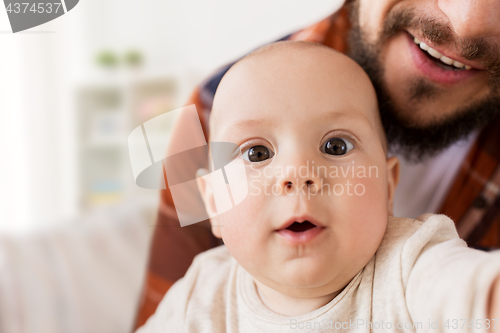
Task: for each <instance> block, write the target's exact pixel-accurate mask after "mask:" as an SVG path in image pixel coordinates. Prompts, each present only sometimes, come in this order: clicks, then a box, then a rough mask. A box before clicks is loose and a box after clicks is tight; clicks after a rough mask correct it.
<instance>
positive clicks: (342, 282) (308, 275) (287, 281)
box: [249, 262, 359, 298]
mask: <svg viewBox="0 0 500 333" xmlns="http://www.w3.org/2000/svg"><path fill="white" fill-rule="evenodd" d="M346 271H352V272H351V273H350V274H347V275H346V274H345V272H346ZM358 271H359V270H356V269H353V268H347V269H342V270H340V269H339V270H334V269H333V267H332V266H330V267H328V266H325V265H321V264H318V263H314V262H309V263H305V262H302V263H299V262H296V263H293V265H289V267H286V268H284V269H270V270H267V271H259V272H251V271H249V273H250V274H251V275H252V276H253V278H254V280H257V281H258V282H260V283H261V284H264V285H265V286H267V287H269V288H271V289H273V290H275V291H278V292H280V293H282V294H284V295H287V296H291V297H297V298H317V297H324V296H327V295H330V294H335V293H337V292H338V291H339V290H342V289H343V288H344V287H345V286H346V285H347V284H348V283H349V282H350V281H351V280H352V278H353V277H354V276H355V275H356V274H357V272H358Z"/></svg>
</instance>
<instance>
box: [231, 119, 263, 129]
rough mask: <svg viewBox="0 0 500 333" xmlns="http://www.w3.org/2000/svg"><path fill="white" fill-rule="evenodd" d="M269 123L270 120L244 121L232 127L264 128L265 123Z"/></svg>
mask: <svg viewBox="0 0 500 333" xmlns="http://www.w3.org/2000/svg"><path fill="white" fill-rule="evenodd" d="M266 122H268V120H266V121H264V120H262V119H242V120H239V121H237V122H235V123H234V124H232V125H231V126H232V127H233V126H234V127H252V126H262V125H264V123H266Z"/></svg>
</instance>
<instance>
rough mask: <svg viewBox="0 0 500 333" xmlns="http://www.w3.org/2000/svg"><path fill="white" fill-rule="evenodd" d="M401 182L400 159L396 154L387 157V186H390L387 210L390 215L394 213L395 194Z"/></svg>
mask: <svg viewBox="0 0 500 333" xmlns="http://www.w3.org/2000/svg"><path fill="white" fill-rule="evenodd" d="M398 183H399V159H398V158H397V157H396V156H392V157H390V158H388V159H387V187H388V189H387V190H388V191H387V194H388V201H387V202H388V204H387V212H388V213H389V215H391V216H392V215H394V214H393V212H392V211H393V206H394V194H395V192H396V187H397V186H398Z"/></svg>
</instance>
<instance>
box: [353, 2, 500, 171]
mask: <svg viewBox="0 0 500 333" xmlns="http://www.w3.org/2000/svg"><path fill="white" fill-rule="evenodd" d="M358 3H359V1H358V0H356V1H353V2H352V3H351V4H350V6H352V7H351V8H350V16H351V18H350V19H351V24H352V29H351V31H350V33H349V56H350V57H351V58H352V59H353V60H355V61H356V62H357V63H358V64H359V65H360V66H361V67H363V69H364V70H365V71H366V72H367V74H368V76H369V77H370V79H371V80H372V83H373V85H374V87H375V91H376V93H377V98H378V103H379V108H380V116H381V119H382V124H383V126H384V129H385V132H386V135H387V140H388V142H389V148H390V152H391V153H393V154H397V155H399V156H402V157H404V158H405V159H407V160H409V161H412V162H415V163H417V162H421V161H423V160H425V159H426V158H429V157H432V156H435V155H436V154H438V153H439V152H440V151H442V150H443V149H445V148H447V147H449V146H450V145H451V144H453V143H454V142H457V141H459V140H461V139H465V138H466V137H468V135H469V134H470V133H472V132H474V131H475V130H477V129H480V128H481V127H483V126H484V125H486V124H487V123H488V122H490V121H491V120H492V119H494V118H495V117H496V116H497V115H498V114H499V113H500V94H499V93H498V87H499V86H500V85H499V82H500V79H499V76H500V75H499V73H500V71H499V65H498V63H495V61H497V60H495V59H496V58H494V57H492V56H493V55H495V56H497V57H498V56H499V53H497V52H494V51H496V49H493V48H488V47H484V45H483V44H480V43H475V44H474V43H469V47H464V48H463V53H464V54H463V56H464V57H467V58H471V57H468V56H467V55H466V54H465V53H466V52H468V51H469V52H471V51H470V50H473V49H474V47H476V49H475V51H476V53H475V54H476V55H477V54H478V49H477V48H478V47H479V48H480V47H483V49H482V50H479V51H483V54H486V55H485V56H490V57H491V58H490V59H486V61H489V65H488V67H486V68H487V69H489V71H490V72H491V73H493V74H492V75H491V78H490V82H489V83H490V84H489V85H490V87H491V91H492V93H490V95H489V96H486V97H485V98H483V99H481V100H479V101H476V102H474V103H472V104H470V105H467V106H465V107H461V108H458V109H456V110H455V111H454V112H453V114H452V115H451V116H448V117H446V118H444V119H442V120H439V121H435V122H433V123H431V124H429V125H425V126H417V125H416V124H414V123H413V122H412V121H411V120H408V119H405V117H403V115H404V114H405V110H403V109H398V108H397V107H396V106H395V103H394V101H393V100H392V99H391V96H390V94H389V92H388V89H387V87H386V85H385V82H384V80H383V77H384V70H383V67H382V65H381V63H380V60H379V53H380V49H379V48H378V47H377V46H380V45H382V44H383V43H384V42H385V41H386V40H387V39H388V38H390V37H391V36H393V35H394V34H395V33H397V32H400V31H401V30H402V28H405V27H409V26H411V25H412V24H416V23H415V22H417V21H416V20H415V18H414V17H415V16H414V15H413V13H411V12H403V13H397V14H395V15H392V16H389V17H388V19H387V20H386V22H385V27H384V29H383V32H382V34H381V36H380V37H379V38H378V42H377V43H376V44H371V43H370V42H368V41H367V40H366V38H365V36H364V34H363V32H362V31H361V28H360V26H359V23H358V22H359V16H358ZM419 24H422V20H420V21H419ZM440 28H442V27H439V26H436V24H434V25H433V24H432V22H431V23H429V24H428V25H427V26H425V27H424V29H426V30H427V31H424V33H426V37H428V38H430V39H431V40H432V34H433V33H434V34H435V35H436V36H441V37H442V36H443V35H442V34H439V33H438V32H439V31H437V30H438V29H440ZM445 38H446V36H445ZM437 42H439V41H437ZM479 54H481V52H479ZM483 59H484V58H483ZM408 92H409V96H410V98H409V101H408V103H410V102H411V103H414V102H418V101H422V100H425V99H427V100H431V99H433V98H435V97H436V95H437V94H439V90H438V89H437V88H436V87H435V86H434V85H432V84H430V83H429V82H427V81H426V80H424V79H419V80H415V81H414V82H412V84H411V86H410V87H409V91H408ZM436 112H439V110H436ZM406 118H407V117H406Z"/></svg>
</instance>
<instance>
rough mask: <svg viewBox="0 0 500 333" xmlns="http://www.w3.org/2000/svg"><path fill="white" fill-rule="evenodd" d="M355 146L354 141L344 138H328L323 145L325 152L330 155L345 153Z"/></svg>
mask: <svg viewBox="0 0 500 333" xmlns="http://www.w3.org/2000/svg"><path fill="white" fill-rule="evenodd" d="M353 148H354V145H353V144H352V142H351V141H349V140H347V139H344V138H331V139H328V140H327V141H326V142H325V143H324V144H323V146H322V150H323V152H325V153H327V154H329V155H345V154H347V153H348V152H350V151H351V150H352V149H353Z"/></svg>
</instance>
